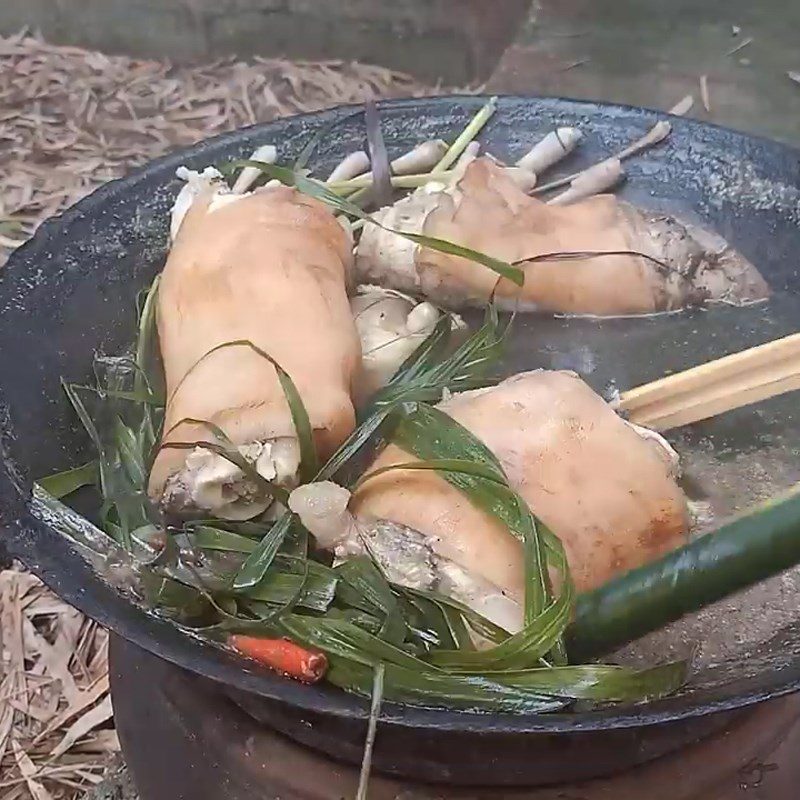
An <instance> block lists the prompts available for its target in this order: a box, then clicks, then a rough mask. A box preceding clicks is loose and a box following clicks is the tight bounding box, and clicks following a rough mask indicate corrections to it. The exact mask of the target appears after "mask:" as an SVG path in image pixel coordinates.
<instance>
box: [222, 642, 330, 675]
mask: <svg viewBox="0 0 800 800" xmlns="http://www.w3.org/2000/svg"><path fill="white" fill-rule="evenodd" d="M228 644H230V645H231V647H233V648H234V649H236V650H238V651H239V652H240V653H241V654H242V655H244V656H247V657H248V658H252V659H253V660H254V661H258V663H259V664H263V665H264V666H265V667H269V668H270V669H273V670H275V671H276V672H280V673H281V674H282V675H286V676H288V677H289V678H294V679H295V680H298V681H302V682H303V683H317V681H320V680H322V678H323V677H324V676H325V673H326V672H327V671H328V659H327V657H326V656H325V653H322V652H320V651H319V650H306V648H305V647H301V646H300V645H299V644H295V643H294V642H292V641H290V640H289V639H262V638H260V637H258V636H241V635H234V636H231V637H230V638H229V639H228Z"/></svg>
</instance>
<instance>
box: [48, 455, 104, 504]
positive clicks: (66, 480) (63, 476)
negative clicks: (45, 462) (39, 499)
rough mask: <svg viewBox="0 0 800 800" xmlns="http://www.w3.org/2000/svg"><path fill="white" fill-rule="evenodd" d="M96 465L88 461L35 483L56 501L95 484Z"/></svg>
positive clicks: (94, 462)
mask: <svg viewBox="0 0 800 800" xmlns="http://www.w3.org/2000/svg"><path fill="white" fill-rule="evenodd" d="M97 477H98V465H97V461H96V460H94V461H89V462H88V463H87V464H83V465H82V466H80V467H73V468H72V469H67V470H64V471H63V472H56V473H55V474H54V475H48V476H47V477H46V478H42V479H41V480H39V481H37V483H38V484H39V486H41V487H42V489H44V490H45V491H46V492H47V493H48V494H49V495H51V496H52V497H54V498H55V499H56V500H60V499H61V498H62V497H66V496H67V495H69V494H72V493H73V492H76V491H77V490H78V489H81V488H82V487H84V486H93V485H94V484H95V483H97Z"/></svg>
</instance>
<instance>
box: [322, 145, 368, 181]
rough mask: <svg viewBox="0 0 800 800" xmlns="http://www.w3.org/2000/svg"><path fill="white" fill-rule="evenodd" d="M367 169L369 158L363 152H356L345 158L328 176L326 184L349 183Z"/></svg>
mask: <svg viewBox="0 0 800 800" xmlns="http://www.w3.org/2000/svg"><path fill="white" fill-rule="evenodd" d="M368 169H369V156H368V155H367V154H366V153H365V152H364V151H363V150H356V151H355V152H354V153H350V154H349V155H347V156H345V157H344V158H343V159H342V160H341V161H340V162H339V163H338V164H337V165H336V166H335V167H334V169H333V172H331V174H330V175H329V176H328V180H327V181H326V183H340V182H341V181H349V180H350V179H352V178H355V177H356V176H357V175H361V174H363V173H364V172H366V171H367V170H368Z"/></svg>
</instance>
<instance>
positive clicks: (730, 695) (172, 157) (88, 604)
mask: <svg viewBox="0 0 800 800" xmlns="http://www.w3.org/2000/svg"><path fill="white" fill-rule="evenodd" d="M489 96H490V95H471V94H452V95H437V96H432V97H424V98H403V99H392V100H384V101H380V102H379V103H378V106H379V108H381V109H387V110H389V109H396V110H404V109H405V110H410V109H418V110H419V113H425V110H426V108H429V107H434V106H436V105H439V104H442V103H449V104H453V105H455V104H459V105H461V106H462V107H466V108H467V109H469V110H471V109H472V108H475V109H477V107H479V106H480V105H482V104H483V103H484V102H486V100H487V99H488V98H489ZM494 96H496V97H498V101H499V104H500V106H501V108H502V105H503V104H513V105H516V106H520V105H524V104H529V103H532V102H536V103H541V102H543V103H545V104H548V105H552V106H553V108H554V111H559V107H563V106H567V107H569V108H572V109H577V110H580V111H582V112H583V113H584V114H586V115H587V116H592V115H595V114H597V113H598V111H599V110H605V111H607V112H612V113H613V112H617V113H619V114H620V116H621V118H622V119H623V120H625V119H632V118H636V119H639V120H643V121H645V122H650V124H652V123H655V122H656V121H658V120H660V119H666V120H669V121H670V122H671V123H672V124H673V125H675V126H678V127H680V128H683V129H685V130H689V131H691V130H707V129H714V130H716V131H719V132H721V133H724V134H725V135H727V136H730V135H734V136H735V137H740V138H741V139H742V140H745V141H748V142H751V143H755V144H760V146H761V147H763V148H769V149H773V150H774V151H776V152H778V151H780V152H781V153H782V154H783V155H789V156H791V157H793V158H795V159H797V160H798V162H799V163H800V149H798V148H796V147H794V146H792V145H789V144H786V143H783V142H778V141H776V140H772V139H769V138H767V137H764V136H760V135H751V134H749V133H744V132H741V131H737V130H733V129H731V128H727V127H724V126H721V125H716V124H713V123H707V122H703V121H699V120H693V119H685V118H683V117H677V116H674V115H671V114H668V113H665V112H661V111H657V110H654V109H649V108H645V107H639V106H632V105H625V104H620V103H602V102H595V101H590V100H575V99H571V98H564V97H558V96H547V95H544V96H538V95H517V94H498V95H494ZM362 110H363V105H362V104H350V105H343V106H336V107H334V108H330V109H325V110H321V111H313V112H307V113H304V114H298V115H293V116H291V117H284V118H281V119H277V120H274V121H271V122H267V123H260V124H256V125H251V126H247V127H244V128H239V129H236V130H235V131H229V132H226V133H222V134H219V135H217V136H214V137H212V138H210V139H205V140H203V141H201V142H199V143H197V144H195V145H192V146H191V147H188V148H180V149H178V150H175V151H174V152H171V153H168V154H166V155H164V156H162V157H160V158H158V159H155V160H153V161H150V162H148V163H147V164H145V165H143V166H141V167H138V168H136V169H135V170H133V171H132V172H130V173H129V174H128V175H126V176H124V177H121V178H117V179H115V180H113V181H109V182H108V183H105V184H103V185H102V186H100V187H98V188H97V189H96V190H94V191H93V192H92V193H91V194H89V195H87V196H86V197H85V198H83V199H82V200H80V201H79V202H78V203H76V204H75V205H73V206H71V207H69V208H68V209H66V210H64V211H63V212H61V213H60V214H58V215H56V216H54V217H51V218H50V219H48V220H46V221H45V222H44V223H43V224H42V225H41V226H40V227H39V228H38V230H37V231H36V233H35V234H34V236H33V237H31V239H29V240H28V241H27V242H26V243H25V244H23V245H22V246H21V247H19V248H17V249H16V250H15V251H14V252H13V253H12V254H11V256H10V257H9V260H8V263H7V264H6V266H5V267H4V275H3V278H2V281H3V282H5V281H7V280H13V279H14V277H16V276H19V275H20V274H21V273H20V271H19V269H17V264H18V263H20V264H21V263H23V261H24V258H23V257H28V258H30V257H35V255H36V252H37V251H39V250H46V249H47V245H48V244H49V242H50V240H51V238H53V237H54V236H57V235H58V234H59V233H60V232H63V231H64V230H65V229H66V228H67V227H68V226H69V225H70V224H71V223H72V222H73V221H74V220H76V219H78V218H80V217H83V216H87V215H90V214H91V213H92V211H93V210H94V209H95V208H97V207H98V206H100V205H102V204H103V203H104V202H106V201H107V200H108V199H109V198H111V197H114V196H116V195H117V194H118V193H119V192H124V191H125V190H126V188H128V187H130V186H132V185H135V184H136V183H138V182H139V181H142V180H145V179H147V178H148V177H149V176H150V175H151V174H152V173H157V172H160V171H167V170H169V169H170V167H177V166H180V165H181V164H184V163H186V161H187V160H188V159H189V158H191V157H192V156H199V155H202V153H203V151H205V150H207V149H217V148H221V147H224V146H225V145H227V144H233V143H235V142H236V141H237V140H241V139H242V138H243V135H246V134H251V135H252V134H255V135H257V136H262V134H263V135H269V133H270V131H274V132H277V131H280V129H281V128H282V127H284V126H286V125H288V124H293V123H294V124H296V123H297V122H298V121H300V122H303V121H309V122H311V121H313V122H315V123H316V124H318V125H319V124H326V123H328V122H333V121H337V120H338V121H341V120H344V119H346V118H347V117H349V116H351V115H353V114H358V113H360V112H361V111H362ZM560 110H561V111H563V110H564V109H563V108H561V109H560ZM273 135H274V134H273ZM1 391H2V390H1V389H0V393H1ZM29 498H30V485H25V484H24V482H23V481H21V480H20V479H19V477H18V476H17V475H16V474H15V473H14V469H13V462H8V461H7V460H6V459H4V463H3V472H2V478H0V500H1V501H2V503H3V507H2V509H1V510H0V514H1V515H2V521H3V527H4V529H5V531H6V535H5V541H6V545H7V547H8V550H9V552H10V554H11V555H12V556H14V557H16V558H18V559H19V560H20V561H22V562H23V563H24V564H26V566H28V568H29V569H30V570H31V571H32V572H34V574H36V575H37V576H38V577H40V578H41V579H42V580H43V581H44V582H45V583H46V584H48V586H50V587H51V588H52V589H53V590H54V591H55V592H56V593H57V594H58V595H59V596H60V597H61V598H62V599H64V600H66V601H67V602H69V603H71V604H72V605H74V606H75V607H76V608H78V609H79V610H81V611H82V612H83V613H84V614H86V615H87V616H89V617H91V618H92V619H95V620H96V621H97V622H98V623H100V624H102V625H104V626H105V627H107V628H109V629H110V630H112V631H113V632H114V633H115V634H117V635H119V636H121V637H122V638H124V639H126V640H127V641H130V642H132V643H134V644H135V645H137V646H139V647H142V648H143V649H145V650H147V651H148V652H151V653H153V654H154V655H157V656H159V657H161V658H163V659H165V660H167V661H169V662H171V663H173V664H175V665H176V666H178V667H181V668H183V669H186V670H188V671H189V672H193V673H196V674H199V675H202V676H204V677H207V678H210V679H211V680H214V681H215V682H218V683H220V684H223V685H225V686H227V687H230V688H232V689H234V690H237V691H242V692H245V693H247V694H254V695H258V696H261V697H263V698H265V699H267V700H271V701H275V702H279V703H281V704H285V705H289V706H291V707H293V708H294V709H296V710H297V711H298V712H303V711H308V712H314V713H316V714H321V715H330V716H335V717H338V718H341V719H350V720H355V721H363V720H366V719H367V718H368V716H369V703H368V701H366V700H364V699H362V698H360V697H357V696H356V695H352V694H349V693H347V692H345V691H343V690H340V689H337V688H336V687H327V686H326V687H319V686H311V687H310V686H304V685H302V684H299V683H295V682H293V681H291V680H288V679H284V678H280V677H279V676H277V675H274V674H272V673H270V672H268V671H266V670H258V671H254V670H252V669H248V668H247V667H246V665H245V664H244V663H243V662H242V660H241V659H240V658H239V657H237V656H235V655H233V654H232V653H230V652H229V651H227V650H224V649H222V648H220V647H216V646H214V645H212V644H210V643H207V642H202V641H201V640H199V639H198V638H194V637H191V636H189V635H186V634H184V633H182V632H180V631H179V629H177V628H176V627H175V626H173V625H172V624H171V623H170V622H168V621H166V620H165V619H163V618H160V617H157V616H154V615H152V614H150V613H147V612H145V611H144V609H142V608H141V607H139V606H137V605H136V604H134V603H133V602H131V601H130V600H129V599H128V598H127V597H125V596H124V595H122V594H120V593H118V592H117V591H116V590H114V589H112V588H111V587H110V586H109V585H108V584H106V583H105V582H104V581H103V580H102V578H100V577H99V576H97V575H96V574H95V573H94V572H93V571H92V570H91V568H90V567H89V566H88V564H86V563H85V562H84V561H83V559H82V557H81V556H80V555H79V554H78V553H77V551H75V550H74V549H72V548H70V547H69V546H68V545H67V543H66V541H65V540H64V539H63V538H62V537H61V536H60V535H59V534H58V533H56V532H55V531H54V530H53V529H52V528H50V527H49V526H48V525H46V524H45V523H43V522H41V521H39V520H38V519H36V518H35V517H34V516H33V515H32V514H31V512H30V508H29ZM43 543H47V544H48V545H51V546H52V549H51V550H50V551H49V553H47V554H46V555H43V554H42V553H40V552H37V550H40V549H41V546H42V544H43ZM59 551H60V552H59ZM59 566H60V568H59ZM70 569H73V570H77V572H78V573H81V574H80V575H79V576H76V575H74V574H72V575H68V576H67V579H66V580H65V577H64V576H65V573H68V572H69V571H70ZM84 576H85V577H87V578H88V586H89V589H90V591H87V590H86V589H85V588H84V585H83V583H82V581H80V580H75V578H76V577H84ZM70 579H71V580H70ZM70 583H71V585H70ZM195 644H196V646H195ZM798 689H800V659H795V661H794V662H793V663H792V664H790V665H789V666H787V667H785V668H783V669H775V668H771V669H769V668H768V669H765V670H761V671H760V672H758V673H757V674H755V675H753V676H749V677H746V678H741V677H740V678H736V679H735V680H733V681H730V682H727V683H724V684H721V685H719V686H716V687H715V688H714V689H711V690H708V689H699V690H696V691H694V692H691V693H687V694H684V695H678V696H673V697H668V698H664V699H662V700H657V701H652V702H647V703H641V704H638V705H629V706H624V707H620V706H609V707H606V708H602V709H596V710H592V711H579V712H566V713H561V712H559V713H550V714H530V715H524V714H519V715H516V714H509V713H502V714H501V713H497V714H494V713H481V712H469V711H456V710H452V709H430V708H423V707H419V706H408V705H400V704H395V703H385V704H384V707H383V711H382V714H381V718H380V724H381V725H396V726H402V727H407V728H412V729H428V730H432V731H437V730H438V731H443V730H449V731H459V732H463V733H484V734H485V733H493V732H494V733H571V732H578V731H600V730H612V729H623V728H632V727H647V726H654V725H662V724H664V723H670V722H680V721H682V720H690V719H695V718H701V717H705V716H707V715H709V714H717V713H721V712H726V711H735V710H739V709H744V708H746V707H748V706H751V705H754V704H756V703H760V702H763V701H765V700H768V699H771V698H775V697H780V696H784V695H786V694H790V693H792V692H795V691H797V690H798Z"/></svg>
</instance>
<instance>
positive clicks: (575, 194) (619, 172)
mask: <svg viewBox="0 0 800 800" xmlns="http://www.w3.org/2000/svg"><path fill="white" fill-rule="evenodd" d="M624 177H625V170H623V169H622V162H621V161H620V160H619V159H618V158H608V159H606V160H605V161H601V162H600V163H599V164H595V165H594V166H593V167H589V169H587V170H586V171H584V172H582V173H581V174H580V175H578V176H577V177H576V178H575V179H574V180H573V181H572V182H571V183H570V185H569V189H567V190H566V191H565V192H562V193H561V194H559V195H557V196H556V197H554V198H552V200H548V203H549V205H553V206H566V205H569V204H570V203H577V202H578V201H579V200H585V199H586V198H587V197H592V196H594V195H596V194H601V193H602V192H607V191H608V190H609V189H612V188H613V187H614V186H616V185H617V184H618V183H619V182H620V181H621V180H622V179H623V178H624Z"/></svg>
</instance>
